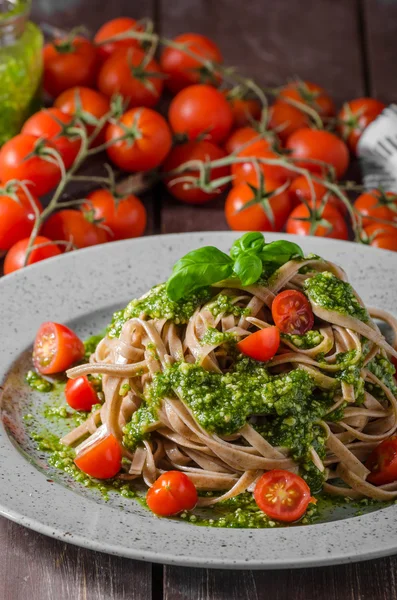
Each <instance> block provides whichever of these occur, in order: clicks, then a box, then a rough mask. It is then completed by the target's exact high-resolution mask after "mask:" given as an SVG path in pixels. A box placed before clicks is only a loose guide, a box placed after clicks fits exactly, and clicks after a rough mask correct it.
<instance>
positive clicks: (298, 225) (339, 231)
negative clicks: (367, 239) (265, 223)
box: [286, 204, 349, 240]
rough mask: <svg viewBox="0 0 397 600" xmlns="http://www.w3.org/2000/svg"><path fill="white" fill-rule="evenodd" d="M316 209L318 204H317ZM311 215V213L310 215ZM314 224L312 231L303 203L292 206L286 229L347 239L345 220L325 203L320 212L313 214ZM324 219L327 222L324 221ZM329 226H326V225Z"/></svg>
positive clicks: (291, 231) (300, 233)
mask: <svg viewBox="0 0 397 600" xmlns="http://www.w3.org/2000/svg"><path fill="white" fill-rule="evenodd" d="M317 209H318V205H317ZM317 212H318V210H317ZM312 216H313V215H312ZM314 216H315V217H316V218H315V223H316V226H315V228H314V231H313V232H311V229H310V221H309V219H310V217H311V215H310V210H309V209H308V208H307V206H306V205H305V204H301V205H300V206H297V207H296V208H294V210H293V211H292V213H291V214H290V216H289V217H288V221H287V226H286V231H287V233H293V234H295V235H315V236H317V237H327V238H333V239H336V240H348V239H349V232H348V230H347V225H346V221H345V219H344V218H343V216H342V215H341V213H340V212H339V210H337V209H336V208H334V207H333V206H331V205H330V204H326V205H325V207H324V210H323V211H322V214H321V215H320V214H317V216H316V215H314ZM322 221H323V222H322ZM324 221H326V222H327V223H325V222H324ZM327 224H328V225H329V226H330V227H329V226H328V225H327Z"/></svg>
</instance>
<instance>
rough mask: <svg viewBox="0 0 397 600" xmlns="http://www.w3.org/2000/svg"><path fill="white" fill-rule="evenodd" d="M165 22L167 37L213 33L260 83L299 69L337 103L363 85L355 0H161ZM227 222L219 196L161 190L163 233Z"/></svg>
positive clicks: (231, 59)
mask: <svg viewBox="0 0 397 600" xmlns="http://www.w3.org/2000/svg"><path fill="white" fill-rule="evenodd" d="M160 22H161V33H162V35H164V36H167V37H173V36H175V35H177V34H179V33H182V32H185V31H194V32H198V33H203V34H206V35H208V36H210V37H212V38H213V39H214V40H215V41H216V42H217V43H218V44H219V46H220V48H221V50H222V52H223V55H224V59H225V62H226V63H227V64H229V65H235V66H236V67H238V68H239V70H240V71H241V72H242V73H244V74H246V75H248V76H250V77H253V78H255V80H256V81H258V82H259V83H261V84H262V85H266V86H274V85H281V84H283V83H285V82H286V81H287V80H288V79H289V78H292V77H294V76H299V77H301V78H303V79H308V80H309V81H310V80H311V81H314V82H316V83H319V84H321V85H323V86H324V87H325V88H326V89H328V90H329V92H331V94H332V95H333V97H334V98H335V100H336V101H337V102H338V103H342V102H343V101H344V100H346V99H347V98H349V97H355V96H358V95H360V94H362V93H364V86H363V77H362V65H361V57H360V48H361V47H360V40H359V28H358V25H357V2H356V0H345V1H344V2H335V1H334V0H321V1H317V2H310V3H309V4H308V3H307V2H306V1H305V0H299V1H295V2H291V1H290V0H278V1H277V2H274V1H272V0H257V1H251V2H232V1H231V0H218V1H217V2H208V1H206V0H190V1H189V2H187V1H186V0H174V1H173V2H166V1H165V0H164V1H162V2H161V9H160ZM226 228H227V226H226V223H225V220H224V217H223V210H222V202H220V201H218V202H216V203H214V204H213V205H212V206H211V205H205V206H202V207H198V208H196V207H183V206H180V205H179V204H177V203H176V202H175V201H172V200H171V201H170V199H169V197H168V196H166V195H165V196H164V198H163V211H162V228H161V230H162V232H164V233H168V232H171V231H193V230H194V231H198V230H205V229H209V230H214V229H226Z"/></svg>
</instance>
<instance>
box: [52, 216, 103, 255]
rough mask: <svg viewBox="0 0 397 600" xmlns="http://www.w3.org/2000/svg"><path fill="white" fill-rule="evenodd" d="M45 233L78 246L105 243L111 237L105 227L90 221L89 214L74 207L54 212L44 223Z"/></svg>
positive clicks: (85, 246) (54, 238) (84, 246)
mask: <svg viewBox="0 0 397 600" xmlns="http://www.w3.org/2000/svg"><path fill="white" fill-rule="evenodd" d="M43 235H45V236H47V237H49V238H50V239H52V240H62V241H65V242H71V243H72V244H73V245H74V246H76V248H87V247H88V246H96V245H97V244H104V243H106V242H108V241H109V240H110V239H111V236H110V234H109V233H108V232H107V231H106V230H105V229H104V228H103V227H101V226H100V225H96V224H95V223H92V222H90V220H89V219H88V216H87V217H86V216H85V215H84V214H83V213H82V212H80V211H79V210H73V209H64V210H60V211H59V212H57V213H55V214H53V215H52V216H51V217H50V218H49V219H48V221H46V223H45V224H44V227H43Z"/></svg>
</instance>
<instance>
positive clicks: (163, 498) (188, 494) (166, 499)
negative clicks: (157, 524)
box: [146, 471, 197, 517]
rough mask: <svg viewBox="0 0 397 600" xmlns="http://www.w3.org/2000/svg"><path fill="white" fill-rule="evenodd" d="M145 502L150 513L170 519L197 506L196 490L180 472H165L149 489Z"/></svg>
mask: <svg viewBox="0 0 397 600" xmlns="http://www.w3.org/2000/svg"><path fill="white" fill-rule="evenodd" d="M146 502H147V504H148V507H149V508H150V510H151V511H153V512H154V513H155V514H156V515H159V516H161V517H171V516H172V515H177V514H178V513H180V512H181V511H183V510H192V509H193V508H194V507H195V506H196V504H197V490H196V488H195V486H194V484H193V482H192V481H191V480H190V479H189V477H188V476H187V475H185V473H182V472H181V471H167V473H163V475H160V477H159V478H158V479H157V480H156V481H155V482H154V484H153V485H152V487H151V488H150V489H149V491H148V493H147V496H146Z"/></svg>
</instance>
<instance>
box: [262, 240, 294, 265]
mask: <svg viewBox="0 0 397 600" xmlns="http://www.w3.org/2000/svg"><path fill="white" fill-rule="evenodd" d="M259 256H260V258H261V259H262V260H263V262H266V263H276V264H277V265H279V266H281V265H283V264H285V263H286V262H288V261H289V260H291V258H293V257H294V256H299V257H302V258H303V251H302V248H300V246H298V245H297V244H294V243H293V242H287V241H286V240H278V241H277V242H271V243H270V244H266V246H265V247H264V248H263V250H262V251H261V253H260V255H259Z"/></svg>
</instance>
